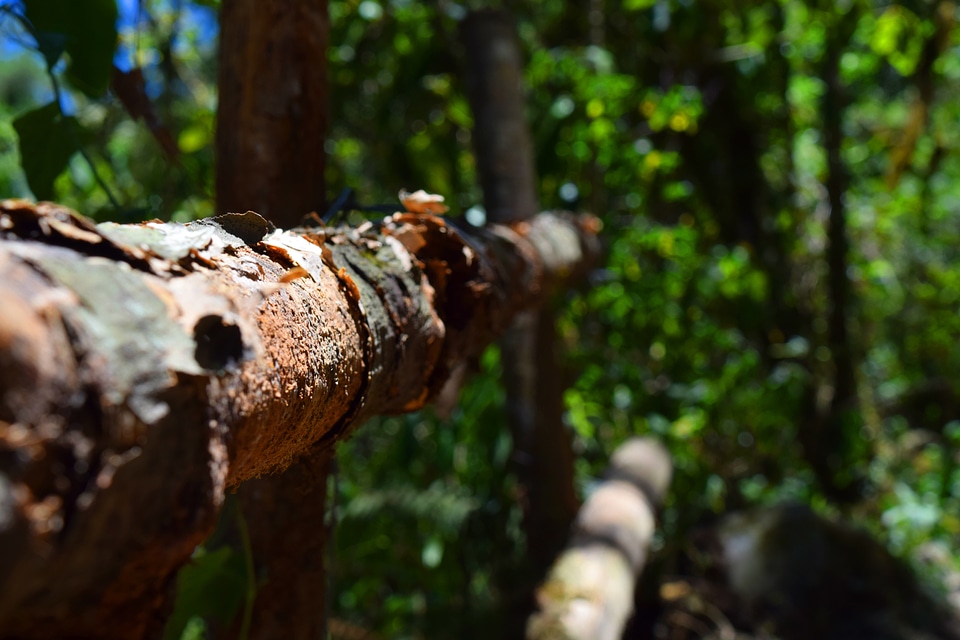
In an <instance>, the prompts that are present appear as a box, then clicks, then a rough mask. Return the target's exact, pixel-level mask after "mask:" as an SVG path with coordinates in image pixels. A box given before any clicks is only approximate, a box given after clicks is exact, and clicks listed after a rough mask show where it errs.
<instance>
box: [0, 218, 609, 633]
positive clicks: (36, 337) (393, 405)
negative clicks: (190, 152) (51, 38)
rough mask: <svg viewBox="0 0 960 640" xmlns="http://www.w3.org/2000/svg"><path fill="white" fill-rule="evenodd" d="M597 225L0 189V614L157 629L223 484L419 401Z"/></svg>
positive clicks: (94, 629) (116, 628)
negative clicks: (242, 208)
mask: <svg viewBox="0 0 960 640" xmlns="http://www.w3.org/2000/svg"><path fill="white" fill-rule="evenodd" d="M591 223H592V221H591V220H589V219H583V218H581V219H577V218H573V217H571V216H563V215H554V214H541V215H540V216H537V217H536V218H534V219H533V220H531V221H530V222H528V223H523V224H519V225H515V226H513V227H507V226H495V227H492V228H489V229H485V230H471V231H470V232H461V231H460V230H459V229H457V228H455V227H453V226H452V225H451V224H450V223H449V222H448V221H447V220H445V219H443V218H440V217H437V216H432V215H415V214H409V213H398V214H395V215H393V216H390V217H388V218H386V219H385V220H384V221H383V222H382V224H379V225H376V226H375V225H371V224H367V225H364V226H363V227H361V228H359V229H334V230H331V229H316V230H299V231H276V230H274V229H273V228H272V227H271V225H269V223H267V222H266V221H265V220H263V218H261V217H260V216H258V215H257V214H254V213H252V212H248V213H246V214H228V215H226V216H220V217H218V218H215V219H213V220H205V221H200V222H196V223H191V224H187V225H178V224H162V223H157V222H153V223H145V224H142V225H113V224H103V225H99V226H97V225H94V224H92V223H91V222H89V221H88V220H87V219H85V218H83V217H81V216H79V215H78V214H76V213H74V212H72V211H70V210H68V209H65V208H63V207H60V206H57V205H54V204H50V203H41V204H39V205H32V204H29V203H26V202H23V201H11V200H8V201H4V202H0V271H2V273H3V274H4V278H3V279H2V280H0V300H3V304H2V305H0V549H2V551H0V635H2V636H5V637H13V636H16V637H49V636H70V637H83V636H88V637H91V636H96V637H123V638H135V637H144V636H147V635H149V634H151V633H156V632H157V629H158V628H159V626H158V625H159V624H160V618H159V617H158V616H161V615H162V613H163V610H164V607H165V606H167V603H168V597H169V591H170V589H172V587H173V580H172V578H173V577H174V575H175V572H176V570H177V568H178V567H179V566H180V565H181V564H183V562H185V561H186V560H187V558H188V557H189V555H190V553H191V552H192V550H193V548H194V547H195V546H196V544H197V543H199V542H200V541H201V540H202V539H203V538H204V537H206V535H207V534H208V533H209V532H210V530H211V528H212V526H213V523H214V520H215V517H216V514H217V512H218V510H219V508H220V506H221V505H222V502H223V497H224V492H225V491H226V490H228V488H233V487H238V486H240V485H241V484H242V483H244V482H245V481H247V480H251V479H253V478H257V477H259V476H262V475H264V474H268V473H274V472H278V471H282V470H284V469H286V468H287V467H289V466H290V465H291V463H292V462H293V461H294V460H297V459H298V458H300V456H302V455H303V454H305V453H306V452H308V451H315V452H316V451H322V450H323V449H325V448H328V447H329V446H330V445H332V444H333V443H334V442H336V441H337V440H339V439H341V438H343V437H344V436H346V435H347V434H348V433H349V431H350V429H351V428H353V427H354V426H355V425H357V424H359V423H360V422H362V421H363V420H364V419H365V418H367V417H370V416H372V415H375V414H379V413H397V412H403V411H411V410H414V409H417V408H419V407H422V406H423V405H424V404H425V403H427V402H429V401H430V400H431V399H432V398H434V397H435V396H436V394H437V393H438V392H439V391H440V390H441V388H442V387H443V385H444V383H445V382H446V379H447V377H448V376H449V374H450V372H451V371H454V370H456V369H457V367H458V366H460V365H461V363H463V362H464V361H465V360H468V359H470V358H473V357H475V356H476V355H478V354H479V353H480V351H481V350H482V349H483V347H484V346H485V345H486V344H488V343H489V342H490V341H491V340H493V339H494V338H495V337H496V336H497V335H498V334H499V333H500V332H501V331H502V329H503V328H504V327H505V326H507V324H508V323H509V321H510V319H511V317H512V316H513V315H515V314H516V313H517V312H518V311H520V310H521V309H523V308H525V307H529V306H530V305H532V304H535V303H536V302H537V301H538V300H539V299H542V297H543V295H544V294H545V292H546V289H547V288H548V287H550V286H553V285H555V284H557V283H558V281H562V280H563V279H564V278H565V277H566V276H569V275H570V274H571V273H572V272H574V271H575V270H576V269H577V268H578V266H579V265H580V264H581V263H582V262H583V261H584V259H585V257H586V255H587V254H589V253H591V252H593V251H595V248H594V247H595V238H594V237H593V228H594V227H593V224H591ZM311 460H312V461H314V462H315V463H316V464H318V465H321V466H322V460H323V458H322V456H321V457H320V458H313V457H311V458H309V459H308V460H307V463H308V464H313V463H314V462H310V461H311ZM318 460H319V462H317V461H318Z"/></svg>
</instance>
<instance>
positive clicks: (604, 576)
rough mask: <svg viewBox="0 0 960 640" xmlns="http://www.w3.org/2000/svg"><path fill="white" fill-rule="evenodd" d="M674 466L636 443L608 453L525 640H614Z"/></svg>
mask: <svg viewBox="0 0 960 640" xmlns="http://www.w3.org/2000/svg"><path fill="white" fill-rule="evenodd" d="M672 475H673V464H672V462H671V461H670V454H669V453H668V452H667V450H666V449H665V448H664V447H663V445H661V444H660V443H658V442H656V441H654V440H651V439H648V438H634V439H632V440H628V441H627V442H626V443H624V444H622V445H621V446H620V447H619V448H617V450H616V451H614V453H613V457H612V458H611V461H610V468H609V470H608V472H607V479H606V480H605V481H604V482H603V484H601V485H600V487H599V488H598V489H597V490H596V491H594V493H593V495H591V496H590V498H589V499H588V500H587V501H586V503H584V505H583V508H581V509H580V513H579V514H578V515H577V520H576V523H575V524H574V527H573V536H572V539H571V542H570V544H569V546H568V547H567V549H566V550H565V551H564V552H563V554H561V556H560V557H559V558H558V559H557V561H556V563H555V564H554V565H553V568H552V569H551V570H550V576H549V577H548V578H547V580H546V582H544V584H543V585H541V587H540V589H539V590H538V592H537V600H538V604H539V607H540V610H539V611H538V612H537V613H536V614H535V615H534V616H532V617H531V618H530V622H529V624H528V625H527V638H528V639H529V640H550V639H556V640H561V639H562V640H618V639H619V638H620V637H621V635H622V634H623V629H624V626H625V625H626V623H627V621H628V620H629V619H630V616H631V614H632V612H633V590H634V583H635V582H636V579H637V576H638V575H639V574H640V572H641V571H642V570H643V566H644V564H645V563H646V558H647V548H648V547H649V545H650V539H651V538H652V536H653V532H654V528H655V525H656V508H657V506H658V505H659V504H660V503H661V502H662V501H663V498H664V496H665V495H666V492H667V489H668V488H669V486H670V479H671V476H672Z"/></svg>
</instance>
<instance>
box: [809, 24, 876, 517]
mask: <svg viewBox="0 0 960 640" xmlns="http://www.w3.org/2000/svg"><path fill="white" fill-rule="evenodd" d="M858 15H859V14H858V13H857V11H856V10H855V9H853V8H851V9H849V10H848V11H847V13H846V14H845V15H843V16H840V17H839V22H838V24H837V25H836V26H835V28H834V29H832V30H830V32H831V35H830V36H829V37H828V40H827V45H826V52H825V53H824V57H823V66H822V71H821V77H822V78H823V81H824V85H825V91H824V94H823V99H822V102H821V118H822V126H823V141H824V142H823V146H824V150H825V151H826V156H827V176H826V180H825V182H824V187H825V188H826V192H827V201H828V203H829V205H830V217H829V220H828V222H827V256H826V258H827V269H828V275H827V295H828V308H827V345H828V347H829V349H830V358H831V363H832V365H833V370H832V376H831V379H830V381H829V382H827V383H825V384H829V385H830V386H831V387H832V389H831V391H832V393H829V394H824V395H825V396H828V397H829V404H828V406H825V407H821V406H817V407H815V411H816V417H815V419H814V420H813V423H812V424H811V425H809V426H808V427H807V428H806V429H803V430H801V439H802V441H803V445H804V455H805V456H806V458H807V461H808V462H809V463H810V466H811V467H812V468H813V470H814V473H815V474H816V475H817V480H818V482H819V483H820V486H821V489H822V490H823V491H824V493H826V494H827V495H828V496H829V497H830V498H832V499H834V500H838V501H851V500H856V499H857V498H858V497H859V489H858V485H859V483H860V482H861V480H862V479H861V478H858V474H857V472H856V471H855V470H854V469H853V468H852V465H851V460H852V457H851V456H852V454H853V453H854V451H853V448H854V447H855V443H856V441H857V440H858V439H859V438H860V428H859V427H860V425H861V424H862V417H861V413H860V403H859V400H858V397H857V377H856V359H855V345H854V344H853V342H852V338H851V335H850V331H849V322H850V317H849V314H850V311H851V307H852V304H853V302H852V293H851V289H850V277H849V275H848V273H847V271H848V265H849V259H848V253H849V250H850V248H849V239H848V238H847V212H846V204H845V201H844V198H845V195H846V190H847V185H848V183H849V176H848V172H847V168H846V165H845V163H844V161H843V157H842V155H841V152H842V145H843V113H844V109H845V107H846V96H845V95H844V87H843V81H842V79H841V77H840V58H841V56H842V55H843V51H844V48H845V47H846V45H847V43H848V42H849V40H850V37H851V36H852V35H853V30H854V29H855V28H856V24H857V17H858ZM818 395H820V394H818ZM812 401H814V402H816V401H815V400H812ZM818 405H819V403H818Z"/></svg>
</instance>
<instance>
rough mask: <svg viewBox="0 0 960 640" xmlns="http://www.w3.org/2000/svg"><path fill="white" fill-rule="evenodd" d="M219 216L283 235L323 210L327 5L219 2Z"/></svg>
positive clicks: (315, 1)
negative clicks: (253, 215)
mask: <svg viewBox="0 0 960 640" xmlns="http://www.w3.org/2000/svg"><path fill="white" fill-rule="evenodd" d="M220 24H221V27H220V77H219V90H220V101H219V105H218V107H217V136H216V145H217V147H216V151H217V154H216V157H217V166H216V181H217V183H216V187H217V211H218V212H219V213H223V212H226V211H246V210H248V209H253V210H255V211H256V212H257V213H260V214H262V215H264V216H266V217H267V218H269V219H270V220H271V221H272V222H273V223H274V224H276V225H278V226H280V227H285V228H288V227H292V226H296V225H297V224H298V223H299V222H300V220H301V218H302V217H303V216H304V215H305V214H307V213H309V212H310V211H322V210H323V207H324V202H325V196H324V182H323V170H324V150H323V143H324V138H325V136H326V130H327V104H326V103H327V86H326V49H327V41H328V32H329V21H328V18H327V2H326V0H290V1H287V0H224V2H223V5H222V8H221V11H220Z"/></svg>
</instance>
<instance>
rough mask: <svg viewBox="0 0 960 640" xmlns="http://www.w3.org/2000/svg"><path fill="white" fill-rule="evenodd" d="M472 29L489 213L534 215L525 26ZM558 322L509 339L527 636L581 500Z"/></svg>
mask: <svg viewBox="0 0 960 640" xmlns="http://www.w3.org/2000/svg"><path fill="white" fill-rule="evenodd" d="M462 34H463V38H462V39H463V42H464V46H465V49H466V53H467V59H466V77H465V80H466V87H467V96H468V98H469V100H470V104H471V107H472V109H473V113H474V119H475V122H476V124H475V130H474V133H473V140H474V141H475V148H476V154H477V168H478V170H479V174H480V183H481V185H482V187H483V198H484V206H485V209H486V212H487V220H488V222H497V223H507V222H512V221H517V220H528V219H530V218H531V217H533V216H534V215H535V214H536V213H537V210H538V209H539V204H538V202H537V186H536V177H535V169H534V163H533V145H532V143H531V141H530V132H529V128H528V123H527V120H526V112H525V106H524V95H523V65H522V61H521V54H520V47H519V43H518V42H517V35H516V31H515V28H514V26H513V23H512V21H511V19H510V17H509V16H508V15H507V14H505V13H503V12H499V11H493V10H487V11H479V12H475V13H472V14H471V15H470V16H469V17H468V18H467V19H466V20H465V21H464V23H463V26H462ZM554 321H555V318H554V314H553V312H552V311H551V310H550V309H549V305H546V306H544V307H542V308H540V309H538V310H533V311H529V312H526V313H524V314H522V315H521V316H520V317H519V318H518V319H517V320H516V321H515V322H514V324H513V326H512V328H511V329H510V330H509V331H508V332H507V334H506V336H505V337H504V339H503V340H502V341H501V343H500V345H501V350H502V354H503V355H502V361H503V368H504V382H505V387H506V394H507V400H506V402H507V422H508V424H509V427H510V431H511V433H512V436H513V464H514V468H515V469H516V473H517V477H518V480H519V482H520V485H521V490H522V492H523V495H522V497H521V500H522V507H523V514H524V529H525V532H526V537H527V558H528V563H529V565H528V567H526V573H527V575H526V577H525V580H524V581H523V582H522V583H521V584H520V585H517V584H514V585H513V587H512V591H513V593H514V594H517V595H518V596H519V600H518V602H516V603H515V605H516V606H515V607H512V608H513V609H514V610H513V611H511V612H510V614H511V617H510V620H509V621H508V629H507V633H508V634H509V635H510V636H512V637H520V636H521V635H522V633H523V621H524V620H525V619H526V617H527V615H528V613H529V611H530V610H531V608H532V606H533V601H532V598H531V597H530V596H531V595H532V588H533V585H534V584H536V582H537V581H539V580H540V579H541V577H542V576H543V575H544V574H545V573H546V571H547V569H548V568H549V566H550V563H551V562H552V561H553V559H554V558H555V557H556V555H557V554H558V553H559V552H560V550H561V549H562V548H563V545H564V542H565V540H566V537H567V531H568V527H569V525H570V523H571V522H572V521H573V518H574V517H575V516H576V512H577V506H578V501H577V496H576V492H575V489H574V476H573V450H572V441H571V434H570V433H569V431H568V430H567V429H566V428H565V427H564V424H563V419H562V414H563V381H562V379H561V372H560V368H559V366H558V360H557V353H556V349H557V344H556V331H555V327H554ZM518 592H519V593H518Z"/></svg>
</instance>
